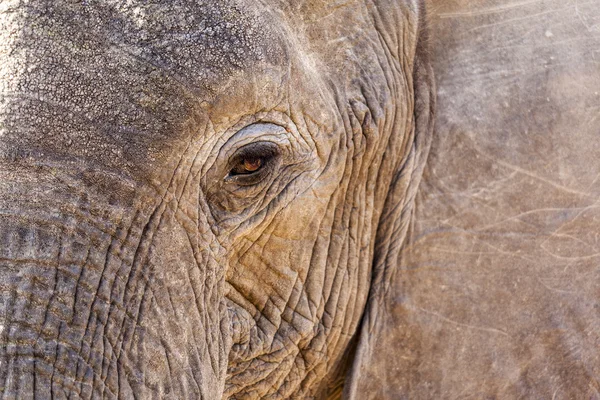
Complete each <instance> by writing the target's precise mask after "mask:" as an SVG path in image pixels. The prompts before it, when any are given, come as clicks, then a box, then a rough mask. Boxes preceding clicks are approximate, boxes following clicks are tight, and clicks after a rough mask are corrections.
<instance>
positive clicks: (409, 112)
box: [0, 0, 434, 400]
mask: <svg viewBox="0 0 600 400" xmlns="http://www.w3.org/2000/svg"><path fill="white" fill-rule="evenodd" d="M424 15H425V11H424V7H423V6H422V4H420V2H418V1H416V0H406V1H385V0H381V1H363V0H360V1H347V2H330V1H322V2H321V1H312V0H311V1H290V2H286V1H277V0H272V1H265V2H260V3H259V2H255V1H244V0H235V1H234V0H225V1H214V2H211V1H200V0H174V1H159V0H154V1H135V0H130V1H129V0H128V1H110V0H109V1H99V0H85V1H72V0H8V1H2V2H1V3H0V392H1V393H2V398H5V399H12V398H36V399H46V398H56V399H67V398H69V399H70V398H77V399H79V398H81V399H91V398H93V399H103V398H105V399H117V398H119V399H129V398H141V399H154V398H156V399H164V398H170V399H182V398H190V399H191V398H193V399H206V400H214V399H219V398H230V399H287V398H292V399H303V398H314V399H322V398H339V397H340V396H341V393H342V391H345V393H346V395H345V397H346V398H363V396H362V393H361V388H360V387H361V380H360V372H361V371H362V369H363V368H364V367H365V365H364V364H363V363H364V361H365V360H366V358H365V357H364V355H365V351H368V350H369V347H368V346H369V344H368V343H367V342H365V341H364V340H363V338H362V335H364V334H365V333H361V319H362V317H363V315H364V314H365V312H366V315H367V318H368V317H369V315H370V316H371V318H376V317H377V312H376V310H375V309H374V308H373V307H375V306H376V304H374V303H373V302H374V301H377V298H376V294H377V293H378V292H379V291H381V290H384V289H385V288H384V287H383V286H382V285H381V284H380V281H381V276H382V274H384V275H385V273H386V271H387V269H386V267H387V266H389V265H390V262H393V261H394V257H395V255H396V254H397V251H398V249H399V248H400V246H401V243H402V241H403V239H404V236H405V232H406V229H407V227H408V226H409V224H408V223H409V221H410V216H411V214H412V210H413V204H414V195H415V193H416V188H417V186H418V184H419V181H420V177H421V172H422V170H423V167H424V165H425V160H426V157H427V153H428V148H429V143H430V140H431V137H432V135H431V121H432V119H431V118H430V116H431V115H432V111H433V109H432V105H433V100H434V96H433V95H432V92H433V78H432V74H431V70H430V67H429V61H428V52H427V51H426V49H425V46H426V45H427V40H425V34H426V29H425V26H424V21H425V18H424ZM256 159H259V160H260V164H261V165H263V166H262V168H260V169H259V170H258V171H257V172H256V173H253V174H241V175H240V174H233V173H232V171H237V170H238V169H239V166H240V165H246V161H248V160H253V161H255V160H256ZM250 164H252V163H250ZM252 165H254V164H252ZM369 293H371V297H369ZM365 310H366V311H365ZM362 332H366V333H368V332H367V331H365V330H364V329H363V330H362ZM365 346H367V347H365ZM355 354H357V355H359V354H360V355H362V356H359V357H354V355H355ZM357 374H358V375H357Z"/></svg>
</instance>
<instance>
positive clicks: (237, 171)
mask: <svg viewBox="0 0 600 400" xmlns="http://www.w3.org/2000/svg"><path fill="white" fill-rule="evenodd" d="M264 163H265V162H264V159H263V158H262V157H247V158H244V159H242V160H240V162H239V164H238V165H236V166H234V167H233V169H232V170H231V172H230V173H229V175H243V174H252V173H254V172H256V171H258V170H259V169H261V168H262V166H263V165H264Z"/></svg>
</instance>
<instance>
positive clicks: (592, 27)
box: [575, 0, 600, 32]
mask: <svg viewBox="0 0 600 400" xmlns="http://www.w3.org/2000/svg"><path fill="white" fill-rule="evenodd" d="M584 4H587V3H584ZM575 15H576V16H577V18H578V19H579V21H581V24H582V25H583V26H584V27H585V29H587V31H588V32H594V31H598V30H600V29H599V27H600V26H599V24H594V25H590V24H588V23H587V21H586V20H585V18H583V16H582V15H581V12H580V11H579V0H575Z"/></svg>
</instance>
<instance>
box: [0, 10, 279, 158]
mask: <svg viewBox="0 0 600 400" xmlns="http://www.w3.org/2000/svg"><path fill="white" fill-rule="evenodd" d="M266 19H268V16H266V15H264V13H260V12H259V10H257V9H256V8H255V6H254V5H252V4H242V3H241V2H237V1H229V0H225V1H223V0H220V1H215V2H203V1H194V0H175V1H132V0H128V1H116V0H114V1H92V0H89V1H78V2H74V1H67V0H64V1H56V0H29V1H8V2H2V4H0V28H1V29H0V134H1V135H3V136H2V137H3V139H2V140H0V154H2V152H4V153H6V152H7V151H13V152H17V153H19V152H22V151H25V150H23V149H27V150H26V151H25V152H27V153H31V151H34V150H33V149H35V148H39V149H43V151H44V152H45V153H50V152H52V151H53V150H55V151H57V152H63V151H65V150H64V149H67V148H68V153H69V155H75V156H85V157H88V158H89V157H100V161H101V162H102V163H103V164H106V163H109V164H110V160H114V162H115V163H116V164H120V163H122V162H123V161H122V158H123V153H124V152H125V153H127V154H128V155H129V156H130V157H129V159H131V160H132V162H133V163H134V164H136V163H137V162H138V161H137V160H139V159H140V157H144V158H147V157H148V149H149V148H151V147H153V146H154V147H157V145H156V144H157V143H159V144H160V146H159V147H161V150H160V151H164V152H165V153H168V152H170V150H169V146H170V145H174V144H173V143H174V142H176V141H177V140H178V139H184V138H183V137H182V131H183V127H184V125H185V126H188V125H189V120H190V118H191V117H192V116H193V115H196V117H197V114H198V113H197V111H198V109H199V105H200V104H203V103H209V102H210V101H211V99H212V98H214V97H215V96H217V95H218V92H219V89H220V88H221V87H223V86H225V85H226V84H227V83H229V86H231V84H230V82H231V81H232V80H235V79H238V80H239V79H241V77H248V76H251V75H257V74H260V73H261V71H262V70H264V69H265V66H273V65H281V64H282V62H283V61H282V57H284V52H283V50H282V49H283V47H282V46H281V43H280V42H279V41H278V39H277V38H278V37H279V36H280V35H275V34H273V32H272V31H273V26H274V24H273V23H270V24H267V23H266V22H265V20H266ZM247 80H249V79H247ZM7 146H9V147H10V146H12V148H11V149H8V148H7ZM2 147H4V149H3V148H2ZM17 148H18V149H17ZM15 149H17V150H15ZM127 154H125V155H127ZM125 158H126V159H127V158H128V157H125Z"/></svg>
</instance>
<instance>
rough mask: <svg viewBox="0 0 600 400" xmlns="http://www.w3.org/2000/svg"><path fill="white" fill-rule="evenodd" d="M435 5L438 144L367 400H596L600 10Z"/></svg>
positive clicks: (368, 376) (375, 329)
mask: <svg viewBox="0 0 600 400" xmlns="http://www.w3.org/2000/svg"><path fill="white" fill-rule="evenodd" d="M437 3H438V4H436V5H435V7H434V10H433V11H434V12H433V14H434V15H433V17H432V21H431V25H430V26H431V27H432V37H433V41H432V60H433V66H434V71H435V75H436V82H437V89H438V98H437V100H438V103H437V104H438V108H437V113H436V121H435V134H434V138H433V142H432V147H431V151H430V154H429V159H428V161H427V166H426V168H425V171H424V175H423V180H422V182H421V184H420V186H419V192H418V194H417V197H416V208H415V214H414V217H413V222H412V226H411V229H410V231H409V233H408V235H407V241H406V242H405V244H404V246H403V248H402V250H401V252H400V255H399V261H398V264H397V265H398V268H397V269H396V270H395V271H394V272H393V273H394V274H395V275H393V276H388V277H387V279H386V281H385V282H386V284H387V285H388V290H387V292H386V294H384V295H383V296H381V298H380V303H381V304H385V305H386V306H385V311H381V312H379V313H378V317H377V318H373V319H371V322H370V324H365V326H370V330H369V332H370V334H371V335H370V336H369V337H368V338H366V339H365V341H367V342H369V343H370V344H371V346H370V347H367V346H365V347H364V348H369V349H370V351H368V352H363V353H362V355H363V359H364V363H363V364H362V365H363V366H365V368H363V369H362V370H361V372H362V376H363V377H364V379H362V382H363V384H362V386H361V388H362V390H363V393H365V395H364V396H362V397H361V398H363V399H382V398H386V399H387V398H390V399H398V398H410V399H600V268H599V266H600V240H599V239H600V238H599V236H598V233H599V232H600V228H599V222H600V207H598V204H599V203H598V202H599V198H600V142H599V139H600V108H599V107H600V1H599V0H587V1H586V0H573V1H563V0H548V1H522V0H509V1H473V0H448V1H439V2H437ZM390 275H392V274H390ZM390 349H395V351H393V352H392V351H390ZM367 393H368V395H367Z"/></svg>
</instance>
